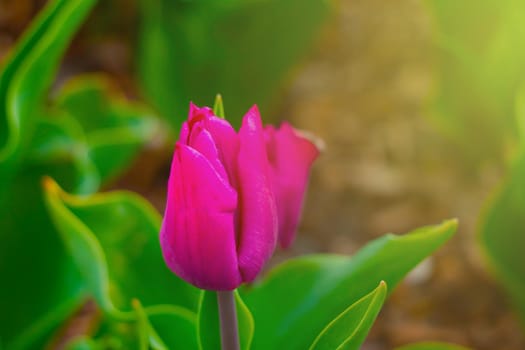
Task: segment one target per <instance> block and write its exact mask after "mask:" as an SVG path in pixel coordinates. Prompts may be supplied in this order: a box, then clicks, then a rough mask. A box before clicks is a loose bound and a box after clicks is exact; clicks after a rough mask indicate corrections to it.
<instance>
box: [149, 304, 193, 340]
mask: <svg viewBox="0 0 525 350" xmlns="http://www.w3.org/2000/svg"><path fill="white" fill-rule="evenodd" d="M146 313H147V316H148V318H149V321H150V323H151V325H152V327H153V329H154V330H155V331H156V333H157V334H158V336H159V338H160V339H162V341H163V342H164V343H165V344H166V345H167V348H168V349H187V350H197V349H198V344H197V314H196V313H195V312H189V311H188V310H187V309H186V308H183V307H180V306H176V305H156V306H150V307H148V308H146ZM150 344H151V343H150ZM151 345H152V346H153V344H151Z"/></svg>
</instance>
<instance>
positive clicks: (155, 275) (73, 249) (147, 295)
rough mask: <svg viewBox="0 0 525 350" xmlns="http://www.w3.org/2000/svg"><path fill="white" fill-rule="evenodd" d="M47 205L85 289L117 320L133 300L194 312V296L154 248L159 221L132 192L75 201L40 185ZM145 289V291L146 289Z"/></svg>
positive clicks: (47, 183) (54, 187) (52, 187)
mask: <svg viewBox="0 0 525 350" xmlns="http://www.w3.org/2000/svg"><path fill="white" fill-rule="evenodd" d="M45 194H46V204H47V206H48V209H49V212H50V214H51V217H52V219H53V222H54V223H55V226H56V227H57V229H58V230H59V232H60V234H61V235H62V239H63V241H64V242H65V245H66V247H67V249H68V251H69V253H70V254H71V255H72V256H73V258H74V260H75V263H76V265H77V268H78V269H79V271H80V272H81V274H82V276H83V278H84V281H85V283H86V288H87V290H89V291H90V292H91V294H93V295H94V297H95V299H96V300H97V302H98V304H99V305H100V307H101V308H102V309H103V310H104V311H105V312H107V313H108V314H111V315H113V316H114V317H116V318H126V316H125V315H123V314H122V312H121V311H119V309H121V308H128V309H129V308H130V307H131V300H132V299H133V298H137V299H139V300H140V302H141V303H143V304H144V305H146V306H148V305H155V304H172V303H175V304H177V305H181V306H184V307H187V308H188V309H189V310H196V307H197V296H198V293H197V290H196V289H195V288H193V287H191V286H190V285H189V284H187V283H185V282H183V281H182V280H181V279H179V278H178V277H176V276H174V275H173V273H171V271H169V270H168V268H167V267H166V264H165V263H164V261H163V259H162V253H161V250H160V246H159V242H158V232H159V230H160V216H159V215H158V213H157V212H156V211H155V209H153V208H152V207H151V205H150V204H149V203H148V202H147V201H145V200H144V199H143V198H141V197H139V196H137V195H135V194H133V193H131V192H113V193H111V194H95V195H92V196H89V197H76V196H71V195H68V194H67V193H65V192H63V191H62V190H61V189H60V188H59V187H58V185H57V184H56V183H54V182H53V181H52V180H51V179H49V178H48V179H46V181H45ZM144 286H147V288H145V287H144Z"/></svg>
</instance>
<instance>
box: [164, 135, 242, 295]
mask: <svg viewBox="0 0 525 350" xmlns="http://www.w3.org/2000/svg"><path fill="white" fill-rule="evenodd" d="M236 208H237V194H236V192H235V190H234V189H232V188H231V187H230V186H229V185H228V184H226V183H225V181H223V179H221V176H220V175H219V174H218V173H217V171H215V169H214V167H213V166H212V165H211V164H210V162H209V161H208V160H207V159H206V158H205V157H204V156H203V155H202V154H200V153H199V152H197V151H196V150H194V149H192V148H191V147H189V146H186V145H184V144H182V143H177V146H176V148H175V154H174V157H173V162H172V166H171V173H170V178H169V183H168V199H167V204H166V210H165V214H164V220H163V223H162V228H161V232H160V241H161V247H162V252H163V255H164V259H165V261H166V263H167V265H168V267H169V268H170V269H171V270H172V271H173V272H174V273H176V274H177V275H179V277H181V278H183V279H185V280H186V281H188V282H189V283H192V284H194V285H195V286H197V287H199V288H202V289H210V290H231V289H234V288H236V287H238V286H239V284H240V283H241V282H242V279H241V275H240V272H239V269H238V261H237V252H236V240H235V231H234V230H235V222H234V217H235V211H236Z"/></svg>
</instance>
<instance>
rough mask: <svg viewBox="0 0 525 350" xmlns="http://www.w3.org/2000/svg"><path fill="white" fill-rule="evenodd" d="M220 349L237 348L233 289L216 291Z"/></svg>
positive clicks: (231, 349)
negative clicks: (219, 324) (219, 325)
mask: <svg viewBox="0 0 525 350" xmlns="http://www.w3.org/2000/svg"><path fill="white" fill-rule="evenodd" d="M217 303H218V304H219V319H220V323H221V345H222V350H239V349H240V347H239V330H238V325H237V310H236V308H235V295H234V291H223V292H221V291H219V292H217Z"/></svg>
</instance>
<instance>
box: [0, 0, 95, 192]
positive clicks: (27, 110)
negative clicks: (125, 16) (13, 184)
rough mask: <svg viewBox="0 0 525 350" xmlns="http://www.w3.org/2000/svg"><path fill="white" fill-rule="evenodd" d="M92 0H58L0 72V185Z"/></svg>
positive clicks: (15, 161) (17, 157) (11, 169)
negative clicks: (0, 106) (0, 107)
mask: <svg viewBox="0 0 525 350" xmlns="http://www.w3.org/2000/svg"><path fill="white" fill-rule="evenodd" d="M94 3H95V0H57V1H54V2H50V3H49V5H48V6H47V7H46V8H45V9H44V10H43V11H42V12H41V13H40V14H39V16H38V18H37V19H36V20H35V21H34V22H33V24H32V25H31V27H30V28H29V29H28V30H27V31H26V33H25V34H24V36H23V38H22V39H21V42H20V43H19V44H18V45H17V46H16V48H15V50H14V51H13V53H12V55H11V56H10V57H9V58H8V60H7V61H6V64H5V66H4V68H3V70H2V73H1V75H0V104H1V105H2V109H1V111H0V183H2V184H4V183H6V181H9V179H10V178H11V177H12V176H13V174H14V171H15V169H16V166H17V164H18V163H19V162H20V156H21V154H22V153H23V152H24V151H25V148H26V147H27V143H28V142H29V140H31V135H32V133H33V130H34V125H33V122H34V118H35V117H36V116H37V115H38V114H39V113H40V111H39V110H40V109H41V108H42V106H43V104H42V102H43V98H44V96H45V94H46V92H47V89H48V88H49V86H50V85H51V83H52V81H53V76H54V73H55V71H56V68H57V66H58V64H59V59H60V57H61V56H62V54H63V52H64V50H65V48H66V46H67V44H68V43H69V41H70V40H71V38H72V36H73V34H74V33H75V31H76V30H77V28H78V27H79V26H80V23H81V22H82V20H83V19H84V18H85V16H86V15H87V13H88V12H89V10H90V9H91V7H92V6H93V5H94Z"/></svg>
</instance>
